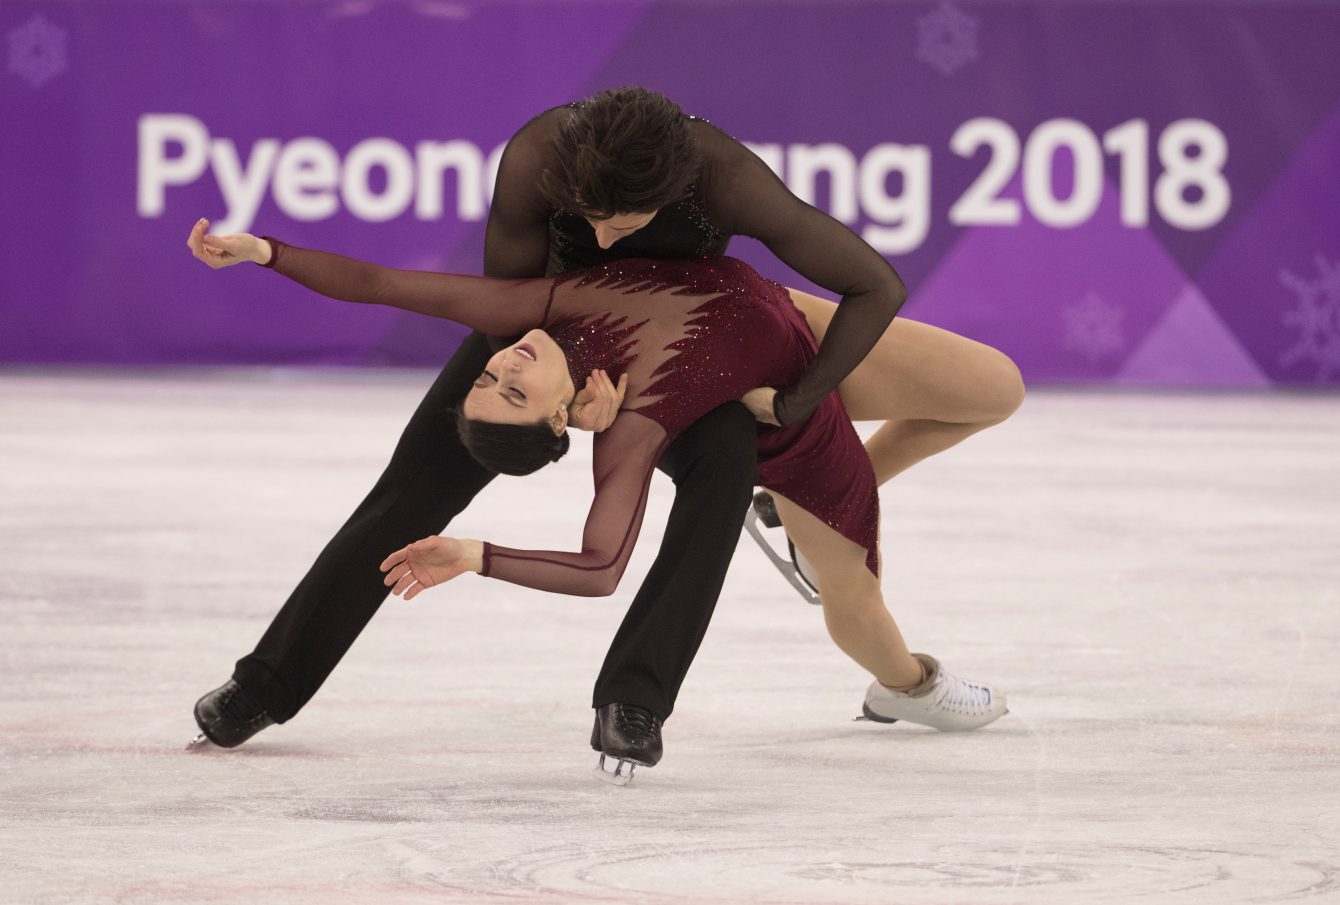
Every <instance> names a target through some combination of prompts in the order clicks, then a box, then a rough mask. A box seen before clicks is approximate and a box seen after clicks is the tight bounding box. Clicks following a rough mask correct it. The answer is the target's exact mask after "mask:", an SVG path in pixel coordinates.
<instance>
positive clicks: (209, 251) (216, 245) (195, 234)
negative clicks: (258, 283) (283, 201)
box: [186, 217, 270, 270]
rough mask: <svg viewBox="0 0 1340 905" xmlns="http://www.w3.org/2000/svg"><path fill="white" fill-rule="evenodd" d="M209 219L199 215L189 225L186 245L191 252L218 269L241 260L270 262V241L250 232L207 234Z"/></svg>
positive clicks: (257, 262)
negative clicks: (188, 236)
mask: <svg viewBox="0 0 1340 905" xmlns="http://www.w3.org/2000/svg"><path fill="white" fill-rule="evenodd" d="M208 229H209V221H208V220H206V219H204V218H203V217H201V218H200V219H199V220H197V221H195V226H193V227H191V235H190V238H188V239H187V240H186V247H187V248H189V249H191V254H193V255H195V256H196V257H197V258H199V259H200V260H202V261H204V262H205V263H206V264H208V265H209V266H210V267H213V268H214V269H215V270H218V269H219V268H220V267H231V266H233V265H234V264H241V263H242V262H243V261H251V262H252V263H255V264H269V263H270V243H269V242H263V241H261V240H260V239H257V238H256V237H255V236H253V235H251V234H250V233H237V234H235V235H231V236H207V235H205V233H206V231H208Z"/></svg>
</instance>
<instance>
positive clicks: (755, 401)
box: [740, 387, 781, 426]
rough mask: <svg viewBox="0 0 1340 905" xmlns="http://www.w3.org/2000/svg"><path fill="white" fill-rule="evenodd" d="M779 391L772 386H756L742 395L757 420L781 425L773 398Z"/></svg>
mask: <svg viewBox="0 0 1340 905" xmlns="http://www.w3.org/2000/svg"><path fill="white" fill-rule="evenodd" d="M776 395H777V391H776V390H774V389H773V388H772V387H755V388H754V389H752V390H750V391H749V392H748V393H745V394H744V395H743V396H741V397H740V401H741V402H743V403H744V406H745V408H747V409H749V414H751V415H753V416H754V418H755V420H758V421H762V422H763V423H764V424H772V425H777V426H780V424H781V423H780V422H779V421H778V420H777V416H776V415H775V414H774V413H773V408H772V400H773V399H774V398H775V397H776Z"/></svg>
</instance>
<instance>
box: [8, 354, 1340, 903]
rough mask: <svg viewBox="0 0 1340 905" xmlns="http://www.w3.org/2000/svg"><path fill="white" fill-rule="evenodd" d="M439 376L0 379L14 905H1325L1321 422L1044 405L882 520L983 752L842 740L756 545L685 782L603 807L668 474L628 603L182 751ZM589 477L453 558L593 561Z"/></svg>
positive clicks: (1325, 587)
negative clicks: (983, 691)
mask: <svg viewBox="0 0 1340 905" xmlns="http://www.w3.org/2000/svg"><path fill="white" fill-rule="evenodd" d="M432 376H433V375H423V374H419V375H416V374H413V373H403V372H401V373H396V374H392V375H389V376H388V375H380V376H379V375H377V374H370V373H358V374H352V373H344V374H333V375H332V374H325V375H319V376H313V377H298V378H284V379H278V380H277V379H271V378H266V377H255V376H251V377H246V378H244V379H237V378H232V377H229V376H228V375H213V376H209V377H199V376H196V377H190V378H186V379H178V378H176V377H171V376H169V377H164V378H152V379H150V378H146V377H142V376H136V377H126V376H113V377H108V376H105V375H99V376H97V377H91V378H87V379H84V378H80V377H78V376H61V375H27V376H24V375H13V376H11V377H9V378H4V377H0V499H3V500H4V503H5V504H4V505H3V506H0V534H3V536H4V537H5V538H6V545H5V546H4V547H3V548H2V549H0V556H2V557H3V558H4V564H5V568H4V569H0V599H3V601H4V615H3V617H0V622H2V623H3V627H0V684H3V686H4V688H5V693H4V694H3V695H0V853H2V854H0V902H3V903H5V905H8V903H9V902H10V901H13V902H15V903H18V902H22V903H24V905H57V903H59V905H68V903H70V902H90V903H99V905H101V903H104V902H106V903H127V905H140V903H143V905H164V903H173V905H178V903H196V902H200V903H205V902H209V903H224V902H228V903H231V902H239V901H266V902H269V903H274V905H309V903H311V905H316V903H320V905H329V903H331V902H342V901H359V902H375V903H377V905H402V903H415V905H417V903H420V902H423V903H428V902H432V903H435V905H438V903H443V902H447V903H467V902H468V903H479V902H488V901H498V902H509V903H510V902H536V901H543V902H545V903H546V905H566V903H574V905H575V903H591V902H600V903H603V902H610V903H614V902H618V903H626V902H637V903H638V905H671V903H673V905H690V903H697V902H704V903H707V902H711V903H727V902H746V901H748V902H770V903H783V902H785V903H800V902H804V903H807V905H813V903H848V902H868V903H881V905H884V903H890V902H905V903H915V905H950V903H953V905H965V903H971V905H1053V903H1055V905H1087V903H1090V902H1104V901H1107V902H1125V901H1140V902H1147V903H1157V905H1207V903H1218V902H1234V903H1243V902H1260V903H1272V902H1292V901H1299V902H1318V903H1320V902H1330V901H1340V887H1338V886H1337V876H1340V870H1338V869H1337V860H1340V859H1338V857H1337V856H1336V854H1335V853H1336V852H1337V851H1340V829H1338V828H1337V824H1336V821H1335V815H1336V814H1337V813H1340V718H1338V717H1337V715H1336V713H1335V709H1334V707H1333V706H1332V705H1333V703H1334V701H1335V700H1337V696H1340V679H1337V673H1336V670H1335V668H1334V662H1333V658H1332V657H1331V654H1330V652H1332V651H1334V650H1336V649H1337V648H1340V616H1338V615H1337V612H1336V611H1337V608H1338V607H1340V598H1337V595H1336V590H1335V589H1336V588H1337V587H1340V564H1338V563H1337V561H1336V557H1335V555H1334V551H1335V549H1336V548H1337V537H1336V528H1335V520H1334V513H1335V512H1337V511H1340V486H1338V484H1337V481H1336V479H1335V473H1334V439H1333V438H1334V437H1335V436H1336V435H1337V432H1340V405H1337V402H1336V401H1335V400H1334V399H1333V398H1332V399H1329V400H1328V399H1323V398H1320V397H1312V398H1309V397H1304V396H1298V397H1292V396H1280V395H1273V396H1268V397H1267V396H1242V397H1236V396H1235V397H1229V396H1204V397H1200V396H1186V397H1181V398H1177V397H1158V396H1148V395H1140V394H1129V395H1126V394H1083V393H1076V394H1070V393H1055V392H1036V393H1034V394H1033V395H1032V396H1030V399H1029V402H1028V404H1027V405H1026V406H1025V407H1024V409H1023V410H1021V412H1020V413H1019V414H1018V415H1017V416H1015V418H1014V419H1011V421H1010V422H1008V423H1007V424H1006V425H1004V426H1002V427H1001V428H998V429H996V430H993V431H991V432H988V434H985V435H983V436H982V437H980V438H973V440H972V441H969V442H968V443H965V444H964V445H963V446H962V447H959V448H956V449H955V450H953V451H951V452H950V453H948V454H946V455H945V456H943V457H938V458H937V459H935V460H932V461H930V462H927V463H925V464H924V465H922V466H918V468H917V469H916V470H914V471H912V472H909V474H908V475H906V476H903V477H900V478H899V479H898V481H896V482H894V484H892V485H890V490H889V492H888V493H887V495H886V497H885V500H886V505H885V522H884V524H883V526H882V528H883V532H884V537H885V541H886V543H885V547H886V557H887V558H886V571H887V574H888V576H889V578H888V579H887V583H886V588H887V589H888V590H889V591H890V600H891V601H892V604H893V605H894V606H896V607H897V608H898V609H897V614H898V616H899V619H900V622H902V623H903V625H904V627H905V629H906V630H907V632H908V634H909V636H911V637H915V638H916V639H917V640H918V646H919V647H920V646H922V645H923V644H924V647H925V649H926V650H928V651H930V652H931V653H933V654H937V655H939V656H941V657H942V659H943V660H944V662H945V663H946V666H947V667H948V668H949V669H951V670H961V671H962V672H963V673H965V674H967V675H970V676H973V677H974V678H981V679H984V680H991V681H995V682H998V683H999V684H1000V686H1001V687H1002V688H1003V689H1004V690H1005V692H1006V693H1007V694H1008V695H1009V697H1010V703H1011V711H1012V712H1011V714H1010V715H1009V716H1007V717H1005V718H1004V719H1002V720H1000V721H999V722H997V723H995V724H993V725H992V726H990V727H988V728H987V729H986V730H984V731H982V732H980V733H976V734H973V735H971V736H966V737H950V736H944V735H941V734H939V733H935V732H933V731H930V730H924V731H923V730H922V729H920V728H919V727H914V726H903V725H898V724H895V725H893V726H875V725H871V724H867V723H852V722H851V718H852V717H853V716H855V715H856V714H857V713H859V712H860V702H861V695H862V691H863V689H864V686H865V684H866V682H867V680H866V678H865V677H864V676H863V675H861V674H860V672H859V671H858V670H855V669H854V668H853V667H851V666H850V665H849V664H847V663H846V662H845V661H843V660H842V658H841V657H840V655H839V654H837V652H836V651H834V650H833V648H832V646H831V644H830V643H829V642H828V640H827V638H826V637H825V636H824V633H823V626H822V614H821V613H819V612H818V611H817V610H816V609H815V608H812V607H808V606H805V605H804V604H803V603H802V602H801V601H800V600H799V599H797V597H796V595H795V592H794V591H793V590H792V589H791V588H790V587H788V586H787V584H786V582H785V581H784V580H783V579H782V578H781V577H780V576H779V575H778V574H777V573H776V571H775V570H774V568H773V567H772V566H771V565H770V564H769V563H768V562H767V561H766V560H765V559H764V558H763V556H762V555H761V554H760V553H759V551H758V550H757V549H755V547H754V545H753V544H752V543H751V542H750V541H749V540H748V539H747V538H746V539H745V540H743V541H742V543H741V546H740V549H739V551H738V553H737V555H736V558H735V562H734V564H733V566H732V570H731V574H730V576H728V579H727V585H726V590H725V593H724V595H723V598H722V602H721V605H720V606H719V607H718V608H717V613H716V617H715V619H714V621H713V626H712V629H711V631H710V632H709V633H708V636H707V639H706V641H705V643H704V646H703V649H702V653H701V655H700V656H699V658H698V661H697V663H696V664H695V667H694V670H693V672H692V673H691V674H690V676H689V679H688V682H687V683H686V685H685V692H684V695H683V696H682V697H681V699H680V702H679V707H678V709H677V711H676V713H675V715H674V718H673V719H672V721H671V722H670V723H669V724H668V726H667V728H666V744H667V756H666V760H665V761H663V762H662V763H661V764H659V765H658V766H657V767H656V769H654V770H648V771H645V772H644V771H642V770H639V771H638V774H637V779H636V781H635V782H634V783H633V784H632V785H631V786H630V787H629V788H627V789H612V788H609V787H608V786H605V785H603V784H601V783H598V782H596V781H595V780H594V779H593V778H592V777H591V775H590V769H591V766H592V764H593V762H594V759H595V754H594V752H592V751H591V750H590V748H589V747H588V745H587V740H588V738H589V731H590V725H591V723H590V720H591V717H590V710H589V709H588V707H587V705H588V704H589V700H590V698H589V695H590V685H591V680H592V678H593V676H594V675H595V672H596V670H597V668H598V666H599V663H600V661H601V658H602V657H603V656H604V653H605V649H606V646H607V643H608V640H609V638H610V637H611V636H612V635H613V633H614V631H615V630H616V628H617V625H618V622H619V618H620V617H621V616H622V613H623V610H624V609H625V608H626V606H627V604H628V602H629V600H631V598H632V594H633V593H634V591H635V590H636V585H637V582H638V580H639V579H640V576H641V574H642V572H643V571H645V568H646V565H647V564H648V563H649V562H650V558H651V556H652V555H654V552H655V547H656V543H655V541H656V536H657V532H656V530H655V528H654V527H653V526H655V525H656V524H659V523H661V522H663V519H664V512H665V511H666V510H667V509H668V504H669V499H670V489H669V484H668V482H667V481H666V480H664V479H663V478H661V477H658V478H657V479H655V480H654V481H653V485H652V493H651V496H652V499H651V501H650V503H649V507H650V509H649V515H648V518H647V524H648V529H647V530H646V532H645V534H644V540H643V543H642V544H641V545H640V546H639V550H638V553H637V554H635V561H634V563H633V564H632V565H631V566H630V568H629V573H628V576H627V578H626V579H625V582H624V584H625V586H626V587H625V588H623V589H621V590H620V596H616V597H615V598H613V599H611V600H605V601H568V600H565V601H562V602H561V603H558V602H555V601H553V600H549V599H543V598H542V596H540V595H534V594H532V593H530V592H526V591H524V590H520V589H513V588H510V587H506V586H503V585H501V584H498V583H489V582H485V581H482V580H479V581H469V582H468V583H462V585H461V587H460V590H459V591H458V592H457V593H453V594H445V595H439V596H437V597H435V598H434V597H432V596H431V595H430V596H426V597H425V598H424V599H423V601H415V602H413V603H412V604H410V605H397V604H395V603H391V604H388V605H387V606H386V607H385V608H384V609H383V611H382V613H381V614H379V616H378V617H377V619H376V620H374V622H373V624H372V626H371V627H370V629H369V630H368V631H367V632H366V633H365V634H364V635H363V637H361V638H360V639H359V642H358V644H357V645H355V647H354V649H353V650H352V651H351V653H350V655H349V656H348V657H347V658H346V660H345V661H344V662H343V663H342V664H341V666H340V668H339V669H338V670H337V671H336V673H335V674H334V675H333V676H332V677H331V679H330V681H329V682H328V683H327V684H326V686H324V687H323V688H322V691H321V693H320V694H319V695H318V696H317V698H315V699H314V700H313V702H312V704H311V705H310V706H309V708H308V709H307V710H305V711H304V712H303V714H302V715H301V716H300V718H298V719H296V720H294V721H292V722H291V723H289V724H287V725H284V726H279V727H272V728H270V729H267V730H265V731H264V732H263V733H262V734H261V735H259V736H257V738H256V739H254V740H252V741H251V742H249V743H247V744H246V745H244V746H243V747H241V748H238V749H234V750H231V751H225V750H218V749H215V750H204V751H200V752H189V753H188V752H184V751H182V750H181V749H180V744H181V743H182V742H184V741H185V739H186V738H188V737H189V736H190V735H191V734H193V732H194V729H195V727H194V723H193V720H192V719H191V706H192V704H193V703H194V701H195V699H196V698H197V697H198V696H199V695H200V694H201V693H203V692H204V691H206V690H208V689H209V688H211V687H214V686H215V685H217V684H218V683H219V681H221V680H222V678H223V677H224V676H226V674H227V672H228V670H229V669H230V668H231V665H232V662H233V661H234V660H235V659H236V658H237V657H238V656H239V655H240V654H241V653H244V652H245V650H246V649H248V648H249V646H250V645H251V644H253V643H254V642H255V639H256V637H257V635H258V633H259V632H260V631H261V630H262V629H263V628H264V626H265V624H267V622H268V620H269V619H270V618H271V616H272V615H273V613H274V611H275V609H276V608H277V607H278V605H279V603H280V602H281V601H282V598H283V597H284V595H286V594H287V592H288V591H289V590H290V588H291V586H292V583H293V582H294V581H295V580H296V577H297V576H298V575H299V574H300V573H301V571H302V570H303V569H304V568H305V567H306V565H307V564H308V563H309V562H310V561H311V559H312V557H314V556H315V555H316V554H317V553H318V552H319V550H320V546H321V544H322V543H323V542H324V541H325V540H326V538H327V537H328V536H329V534H330V532H331V531H332V530H333V529H334V527H335V526H337V525H338V524H339V523H340V522H341V521H342V520H343V519H344V518H345V517H346V516H347V515H348V512H349V510H350V509H351V508H352V507H353V505H355V504H356V503H357V501H358V499H359V498H361V496H362V494H363V493H364V492H365V491H366V489H367V487H368V486H370V485H371V483H372V482H373V481H374V480H375V478H376V475H377V474H378V472H379V470H380V468H381V466H382V464H383V463H384V461H385V459H386V457H387V456H388V455H389V453H390V449H391V447H392V446H393V445H394V442H395V439H396V437H397V436H398V435H399V431H400V429H401V428H402V427H403V424H404V422H405V420H406V419H407V418H408V417H409V414H410V413H411V412H412V411H413V409H414V407H415V406H416V405H417V403H418V401H419V399H420V397H421V396H422V393H423V390H424V388H425V387H426V386H427V384H428V383H429V382H430V381H431V379H432ZM583 457H585V458H583ZM568 459H569V460H572V461H568V460H565V461H564V462H563V463H559V464H558V465H556V466H554V468H555V469H561V468H566V471H563V472H562V480H560V479H559V477H557V475H559V472H555V473H554V475H555V476H551V479H550V480H549V481H547V482H546V481H544V480H541V481H540V484H541V485H546V486H543V488H542V489H543V492H544V493H545V494H548V493H550V492H554V493H565V494H566V493H567V490H568V488H567V487H566V484H567V483H568V482H569V479H571V483H572V488H571V489H572V492H571V494H568V495H567V496H564V497H563V500H562V505H545V506H543V507H538V508H536V509H535V511H534V513H533V518H530V519H528V520H527V522H526V524H521V525H518V524H517V523H516V519H510V520H507V519H501V518H498V517H497V514H498V513H508V512H512V511H515V510H516V509H517V507H518V506H519V505H522V501H523V500H524V499H528V497H526V496H525V495H526V494H529V493H532V492H534V487H535V486H536V485H535V484H534V483H533V482H532V483H530V484H528V483H526V482H523V481H504V480H500V481H496V482H494V484H492V485H491V486H490V487H489V489H488V490H487V491H486V493H487V494H489V496H488V497H487V498H486V499H485V500H482V501H481V505H480V506H479V507H477V509H476V508H472V510H470V511H469V512H468V513H467V516H468V518H467V520H466V521H464V522H463V523H462V524H463V527H462V533H463V534H466V535H467V536H485V537H489V536H492V535H494V534H497V535H499V536H498V538H497V539H498V540H499V541H500V542H511V543H513V544H514V545H521V546H527V545H532V546H533V545H546V544H549V545H551V544H552V543H553V541H554V540H555V539H556V538H558V539H562V538H568V537H570V536H572V534H573V530H574V524H575V522H574V516H573V513H574V512H580V511H582V510H581V509H580V507H581V506H583V505H584V504H585V503H586V502H587V501H589V464H590V463H589V446H583V445H582V443H581V442H575V443H574V450H573V453H572V454H571V455H570V456H569V457H568ZM545 499H546V500H548V499H549V497H548V496H546V497H545ZM657 507H659V509H658V508H657ZM650 510H655V511H650ZM657 513H659V514H657ZM1000 513H1006V514H1007V518H1000V517H998V516H999V514H1000ZM71 537H76V538H77V539H78V543H79V547H78V555H71V553H70V550H69V546H68V544H69V542H70V538H71ZM636 557H641V559H640V560H639V559H636ZM463 582H466V580H463ZM221 853H226V857H224V856H223V855H221Z"/></svg>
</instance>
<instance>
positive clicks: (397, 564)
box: [381, 537, 484, 600]
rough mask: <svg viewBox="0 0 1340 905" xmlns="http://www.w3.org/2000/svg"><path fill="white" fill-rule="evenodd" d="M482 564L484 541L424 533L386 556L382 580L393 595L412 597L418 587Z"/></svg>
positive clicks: (446, 579) (480, 567)
mask: <svg viewBox="0 0 1340 905" xmlns="http://www.w3.org/2000/svg"><path fill="white" fill-rule="evenodd" d="M483 568H484V544H483V543H482V542H481V541H477V540H461V539H458V538H454V537H425V538H424V539H423V540H419V541H415V542H414V543H412V544H410V545H409V546H408V547H401V548H400V549H399V550H397V551H395V552H394V553H392V554H391V555H390V556H388V557H386V559H385V561H383V562H382V566H381V569H382V571H383V572H385V573H387V575H386V578H385V579H384V580H383V581H382V584H384V585H386V586H387V587H389V588H390V589H391V593H392V594H395V595H397V596H399V595H401V594H403V595H404V597H405V599H406V600H413V599H414V598H415V597H417V596H418V594H419V592H420V591H423V590H425V589H427V588H431V587H433V586H434V585H439V584H442V583H444V582H448V581H451V580H452V579H453V578H455V577H456V576H457V575H462V574H464V573H466V572H479V571H481V570H482V569H483Z"/></svg>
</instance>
